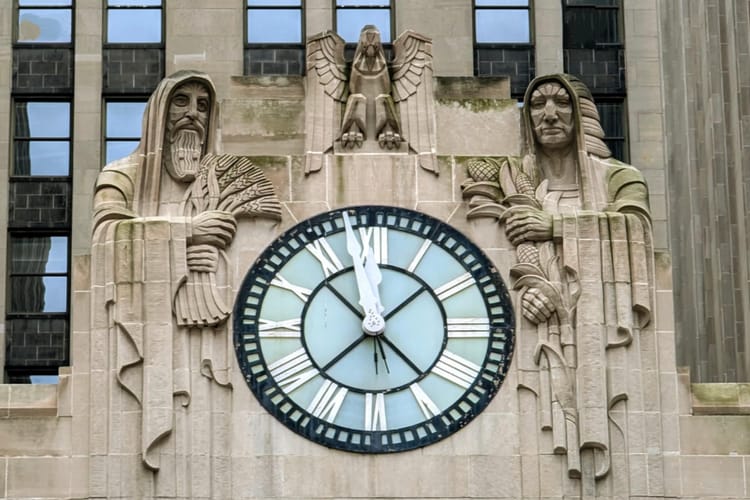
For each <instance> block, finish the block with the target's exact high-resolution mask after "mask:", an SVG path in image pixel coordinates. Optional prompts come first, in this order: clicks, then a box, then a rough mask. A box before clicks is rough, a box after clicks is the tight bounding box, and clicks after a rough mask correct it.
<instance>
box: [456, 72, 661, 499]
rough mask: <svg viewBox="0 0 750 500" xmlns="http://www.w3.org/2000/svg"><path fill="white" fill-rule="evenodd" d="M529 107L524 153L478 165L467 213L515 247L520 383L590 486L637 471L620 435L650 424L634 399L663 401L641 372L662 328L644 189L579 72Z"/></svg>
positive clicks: (571, 467) (529, 101)
mask: <svg viewBox="0 0 750 500" xmlns="http://www.w3.org/2000/svg"><path fill="white" fill-rule="evenodd" d="M522 113H523V115H522V121H523V127H524V130H523V132H524V135H525V151H524V154H523V155H522V156H520V157H507V158H502V159H499V160H498V159H491V158H485V159H478V160H475V161H473V162H471V163H470V165H469V174H470V176H471V178H472V180H471V181H470V182H468V183H467V184H466V185H465V186H464V195H465V196H466V197H468V198H470V205H471V207H472V208H471V210H470V211H469V217H480V216H495V217H497V218H498V220H499V221H500V222H502V223H504V225H505V233H506V236H507V238H508V240H509V241H510V243H511V244H512V245H514V246H515V247H516V253H517V263H516V265H515V266H513V268H512V269H511V271H510V274H511V278H512V279H513V280H514V288H515V289H516V290H518V298H519V301H518V302H519V309H520V310H519V313H520V314H519V316H522V317H523V320H522V321H519V324H518V336H517V342H518V346H519V350H520V352H519V353H518V354H516V356H517V357H518V358H517V359H518V360H519V361H518V365H517V366H518V370H519V386H520V388H522V389H526V390H528V391H530V392H531V393H533V394H534V395H535V396H536V408H537V411H538V423H539V425H540V427H541V429H542V431H543V434H546V433H548V432H549V433H551V434H550V436H551V444H552V446H553V450H554V452H555V453H558V454H563V455H566V457H567V470H568V475H569V476H570V477H571V478H581V479H582V481H583V483H582V484H583V491H584V492H586V491H591V489H592V488H594V486H593V485H594V483H595V482H596V481H598V480H601V479H603V478H604V477H607V476H608V475H609V472H610V471H611V470H612V469H613V461H616V462H618V463H617V466H616V469H617V470H618V471H627V470H629V469H630V468H629V467H628V466H627V461H628V460H630V458H629V457H628V452H627V451H626V450H624V449H622V444H621V443H623V442H633V441H634V440H636V438H635V437H633V436H628V437H624V436H623V433H626V432H642V429H638V430H636V429H635V428H633V427H632V426H631V427H630V428H629V427H628V422H630V420H629V418H632V416H631V417H629V416H628V411H629V408H628V401H629V400H633V401H635V403H634V407H633V408H632V409H634V410H638V411H642V410H640V408H642V406H641V405H643V404H645V403H644V401H646V400H648V399H649V398H653V397H656V398H658V394H657V395H656V396H653V395H649V394H645V393H644V390H643V381H642V380H641V379H640V378H639V377H640V376H641V372H640V369H641V365H642V362H641V350H640V348H639V342H640V341H641V338H648V339H651V337H652V336H653V335H654V332H653V325H652V323H651V316H652V308H653V302H654V298H653V286H654V274H653V246H652V235H651V216H650V212H649V206H648V190H647V187H646V184H645V182H644V180H643V176H642V175H641V174H640V172H639V171H638V170H637V169H635V168H634V167H631V166H629V165H626V164H624V163H622V162H619V161H617V160H615V159H613V158H612V157H611V153H610V151H609V149H608V147H607V146H606V145H605V143H604V142H603V140H602V139H603V137H604V132H603V131H602V128H601V126H600V124H599V115H598V112H597V109H596V107H595V105H594V102H593V99H592V98H591V94H590V92H589V91H588V89H587V88H586V86H585V85H584V84H583V83H582V82H581V81H579V80H578V79H577V78H575V77H572V76H570V75H550V76H543V77H539V78H537V79H535V80H534V81H532V83H531V84H530V85H529V88H528V90H527V92H526V95H525V97H524V107H523V111H522ZM644 364H645V363H644ZM633 370H638V371H637V372H633ZM644 371H645V368H644ZM657 393H658V391H657ZM522 411H523V410H522ZM623 438H624V439H623ZM545 439H546V438H545ZM535 441H536V440H535ZM543 442H545V441H542V440H539V441H538V443H543ZM613 443H619V444H618V447H619V449H616V450H613ZM539 446H541V444H539ZM649 446H651V445H649ZM654 446H658V444H657V443H654ZM548 452H549V451H546V453H548ZM539 453H545V451H544V450H541V449H540V450H539ZM630 453H633V451H632V450H631V451H630ZM621 480H622V478H620V479H619V480H616V481H621ZM626 483H627V475H626V476H625V484H626ZM587 485H588V486H587ZM615 490H617V492H618V493H617V494H624V491H622V490H618V489H617V488H615ZM613 494H614V493H613Z"/></svg>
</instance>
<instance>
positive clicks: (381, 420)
mask: <svg viewBox="0 0 750 500" xmlns="http://www.w3.org/2000/svg"><path fill="white" fill-rule="evenodd" d="M372 396H373V394H372V393H369V392H368V393H366V394H365V430H366V431H385V430H388V424H387V423H386V420H385V395H384V394H383V393H382V392H380V393H378V394H375V395H374V396H375V401H374V402H373V397H372Z"/></svg>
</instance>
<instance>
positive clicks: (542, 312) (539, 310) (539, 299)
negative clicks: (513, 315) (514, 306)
mask: <svg viewBox="0 0 750 500" xmlns="http://www.w3.org/2000/svg"><path fill="white" fill-rule="evenodd" d="M521 309H522V311H523V316H524V318H526V319H528V320H529V321H531V322H532V323H534V324H535V325H538V324H539V323H544V322H545V321H547V320H548V319H549V318H550V316H552V314H553V313H554V312H555V306H554V305H553V304H552V301H550V300H549V299H548V298H547V296H546V295H544V293H543V292H542V291H541V290H539V289H538V288H529V289H528V290H526V292H525V293H524V294H523V297H521Z"/></svg>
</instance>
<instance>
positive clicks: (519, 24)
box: [474, 0, 531, 44]
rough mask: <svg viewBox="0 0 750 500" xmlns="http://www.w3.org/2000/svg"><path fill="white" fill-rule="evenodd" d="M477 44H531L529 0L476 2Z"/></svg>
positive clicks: (475, 36) (480, 0) (479, 0)
mask: <svg viewBox="0 0 750 500" xmlns="http://www.w3.org/2000/svg"><path fill="white" fill-rule="evenodd" d="M474 41H475V43H478V44H480V43H492V44H498V43H502V44H524V43H531V29H530V23H529V0H475V1H474Z"/></svg>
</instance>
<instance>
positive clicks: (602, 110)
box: [596, 99, 628, 160]
mask: <svg viewBox="0 0 750 500" xmlns="http://www.w3.org/2000/svg"><path fill="white" fill-rule="evenodd" d="M596 109H597V110H598V111H599V120H600V122H601V125H602V130H604V142H605V143H606V144H607V146H608V147H609V149H610V151H612V156H614V157H615V158H617V159H619V160H626V159H627V157H628V155H627V151H626V147H627V144H626V142H625V138H626V137H627V131H626V130H625V124H626V123H627V121H626V119H625V112H626V109H625V101H624V100H623V99H611V100H605V99H599V100H598V101H597V102H596Z"/></svg>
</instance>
